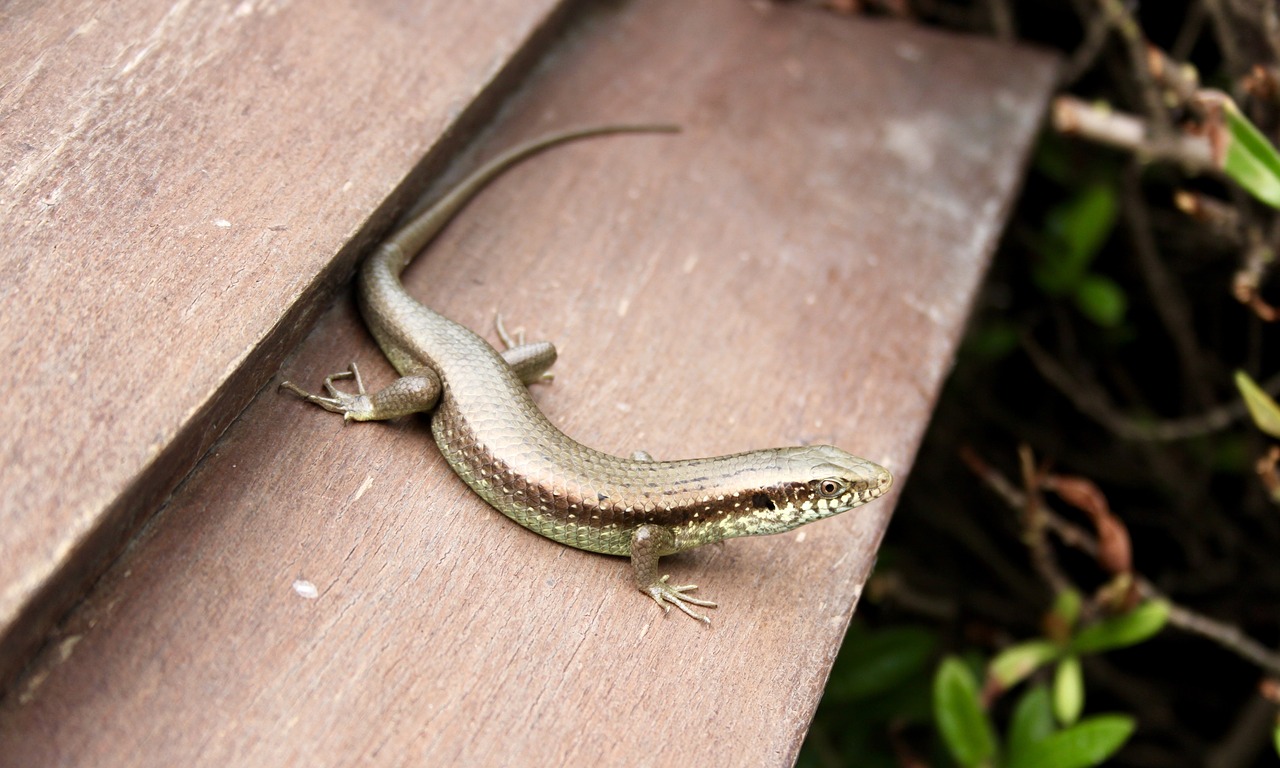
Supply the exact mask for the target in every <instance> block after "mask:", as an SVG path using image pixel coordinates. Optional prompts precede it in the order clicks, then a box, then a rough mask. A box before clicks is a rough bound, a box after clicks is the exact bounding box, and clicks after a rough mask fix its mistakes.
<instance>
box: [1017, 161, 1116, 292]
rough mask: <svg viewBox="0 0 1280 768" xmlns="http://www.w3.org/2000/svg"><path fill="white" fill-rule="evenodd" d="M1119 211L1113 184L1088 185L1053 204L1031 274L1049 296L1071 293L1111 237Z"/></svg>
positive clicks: (1046, 219) (1046, 218)
mask: <svg viewBox="0 0 1280 768" xmlns="http://www.w3.org/2000/svg"><path fill="white" fill-rule="evenodd" d="M1118 211H1119V196H1118V195H1117V194H1116V190H1115V188H1114V187H1113V186H1111V185H1108V184H1101V183H1099V184H1091V185H1090V186H1087V187H1084V188H1082V189H1081V190H1080V191H1078V192H1077V193H1076V194H1075V195H1074V196H1073V197H1071V198H1070V199H1069V200H1066V201H1065V202H1063V203H1061V204H1059V205H1057V206H1055V207H1054V208H1053V209H1052V210H1050V211H1049V213H1048V215H1047V216H1046V217H1045V235H1046V236H1047V237H1046V240H1045V242H1044V243H1043V247H1042V249H1041V250H1042V254H1041V255H1042V257H1043V258H1042V259H1041V261H1040V262H1039V263H1038V264H1037V265H1036V268H1035V270H1034V273H1033V276H1034V278H1035V281H1036V284H1037V285H1039V286H1040V288H1041V289H1042V290H1043V291H1044V292H1045V293H1048V294H1050V295H1054V296H1065V295H1069V294H1071V293H1073V292H1074V291H1075V290H1076V289H1077V287H1078V286H1079V284H1080V281H1081V279H1082V278H1083V277H1084V276H1085V274H1086V273H1087V272H1088V271H1089V265H1090V264H1091V263H1092V262H1093V258H1094V256H1096V255H1097V254H1098V251H1099V249H1101V248H1102V246H1103V244H1104V243H1106V241H1107V238H1108V237H1110V236H1111V230H1112V229H1113V228H1114V227H1115V223H1116V214H1117V212H1118Z"/></svg>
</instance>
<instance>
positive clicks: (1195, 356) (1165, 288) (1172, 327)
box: [1120, 163, 1212, 406]
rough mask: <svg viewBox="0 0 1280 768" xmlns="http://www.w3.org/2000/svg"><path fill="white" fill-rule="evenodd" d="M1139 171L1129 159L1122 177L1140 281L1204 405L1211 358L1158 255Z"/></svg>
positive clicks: (1191, 389)
mask: <svg viewBox="0 0 1280 768" xmlns="http://www.w3.org/2000/svg"><path fill="white" fill-rule="evenodd" d="M1140 173H1141V169H1140V168H1139V167H1138V166H1137V165H1136V164H1133V163H1130V164H1129V167H1128V168H1126V169H1125V173H1124V174H1123V175H1122V177H1121V185H1120V188H1121V191H1122V193H1123V195H1124V205H1123V212H1124V221H1125V224H1126V225H1127V229H1128V230H1129V240H1130V242H1131V243H1133V253H1134V256H1135V257H1136V259H1137V262H1138V267H1139V268H1140V269H1141V273H1142V277H1143V281H1144V282H1145V283H1146V284H1147V293H1148V294H1149V295H1150V297H1151V303H1152V306H1153V307H1154V308H1155V310H1156V314H1157V315H1158V316H1159V317H1160V321H1161V323H1163V324H1164V328H1165V332H1166V333H1168V334H1169V339H1170V340H1171V341H1172V342H1173V348H1174V350H1175V351H1176V352H1177V355H1178V364H1179V367H1180V368H1181V369H1182V385H1183V387H1185V388H1186V390H1187V391H1188V392H1189V393H1190V394H1191V395H1192V397H1193V398H1194V400H1195V401H1196V404H1197V405H1200V406H1203V405H1207V404H1208V403H1209V402H1211V393H1210V391H1209V382H1210V381H1211V380H1212V379H1211V376H1210V371H1209V370H1208V367H1207V365H1206V363H1205V361H1206V360H1208V359H1210V358H1209V357H1208V356H1206V355H1205V353H1204V351H1203V350H1202V349H1201V348H1200V343H1199V341H1197V339H1196V331H1195V324H1194V322H1193V321H1192V317H1191V305H1190V302H1188V301H1187V297H1186V294H1184V293H1183V291H1182V286H1181V285H1180V284H1179V283H1178V282H1177V281H1176V280H1174V279H1173V277H1172V276H1171V275H1170V274H1169V270H1168V268H1167V267H1166V266H1165V263H1164V260H1163V259H1161V258H1160V253H1159V247H1158V246H1157V245H1156V241H1155V237H1154V236H1153V235H1152V234H1151V216H1150V214H1149V213H1148V211H1147V203H1146V201H1145V200H1144V199H1143V198H1142V190H1141V189H1140V188H1139V186H1138V179H1139V175H1140Z"/></svg>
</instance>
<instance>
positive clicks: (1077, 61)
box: [1058, 14, 1111, 87]
mask: <svg viewBox="0 0 1280 768" xmlns="http://www.w3.org/2000/svg"><path fill="white" fill-rule="evenodd" d="M1110 32H1111V20H1110V19H1108V18H1107V17H1106V16H1103V15H1101V14H1095V15H1092V16H1090V17H1089V19H1088V20H1087V21H1086V22H1085V28H1084V40H1082V41H1081V42H1080V45H1079V46H1077V47H1076V49H1075V51H1074V52H1073V53H1072V54H1071V59H1070V60H1069V61H1068V62H1067V64H1066V66H1064V67H1063V68H1062V75H1061V76H1060V77H1059V79H1058V85H1059V87H1065V86H1068V85H1071V84H1072V83H1074V82H1075V81H1077V80H1079V79H1080V78H1081V77H1083V76H1084V73H1085V72H1088V71H1089V70H1090V69H1092V68H1093V63H1094V62H1095V61H1097V60H1098V54H1100V53H1102V49H1103V48H1104V47H1105V46H1106V44H1107V38H1108V37H1109V36H1110Z"/></svg>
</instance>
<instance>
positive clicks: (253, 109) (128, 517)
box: [0, 0, 562, 687]
mask: <svg viewBox="0 0 1280 768" xmlns="http://www.w3.org/2000/svg"><path fill="white" fill-rule="evenodd" d="M561 5H562V2H561V1H560V0H534V1H533V2H530V1H529V0H501V1H500V2H496V3H492V2H491V3H485V4H484V6H483V7H481V6H479V5H473V4H467V3H413V2H405V0H373V1H372V2H365V3H358V4H351V3H346V2H339V1H338V0H312V1H311V2H307V3H290V2H284V1H283V0H240V1H239V2H226V3H187V2H165V1H164V0H147V1H145V2H134V3H127V4H124V5H122V6H120V5H111V6H103V5H101V4H100V3H95V2H86V1H85V0H52V1H51V2H45V3H21V2H19V3H10V4H7V6H6V8H5V10H4V13H3V15H2V16H0V50H3V51H4V52H5V55H4V57H3V62H2V63H0V83H4V84H5V85H4V87H3V88H0V115H2V117H0V168H3V173H0V229H3V231H4V232H5V247H4V248H3V249H2V250H0V275H3V276H4V277H3V278H0V316H2V317H4V318H5V320H6V322H5V323H3V325H0V357H2V358H3V359H4V360H5V363H6V368H7V372H8V375H7V376H6V386H7V389H8V396H7V397H8V401H9V402H10V404H11V411H12V410H16V411H17V412H18V414H19V415H18V418H17V419H16V420H15V419H13V418H12V417H11V418H10V419H8V420H7V423H6V426H5V429H4V430H0V486H3V487H4V489H5V493H4V494H3V496H0V520H3V521H4V525H3V526H0V553H3V557H0V687H3V684H4V681H5V679H6V677H7V676H8V674H9V673H10V672H12V671H13V670H14V667H15V665H17V664H20V663H21V662H22V660H23V659H24V658H25V653H26V651H27V649H29V648H30V647H31V646H32V643H33V642H35V641H36V640H38V639H39V638H40V637H42V636H43V634H44V633H45V632H46V631H47V629H48V626H49V623H50V622H51V621H52V620H54V619H55V618H56V617H57V616H58V615H60V614H61V613H62V612H63V611H64V610H65V609H66V607H67V606H68V605H69V602H70V601H71V600H72V599H74V598H75V597H77V596H78V595H79V594H80V593H81V589H82V584H83V583H84V582H85V581H86V580H88V579H90V578H92V577H93V576H95V575H96V574H97V573H98V572H99V571H100V569H101V567H102V565H103V564H104V560H105V558H107V557H108V556H110V555H111V554H112V553H113V552H115V551H118V547H119V545H120V543H121V542H122V541H123V540H124V539H125V538H126V537H127V536H128V535H129V534H130V533H132V532H133V531H134V530H136V526H137V524H138V523H139V522H140V520H142V519H144V518H145V517H146V516H147V515H148V514H150V513H151V512H152V511H154V509H155V508H156V506H157V505H158V503H159V502H160V501H161V500H162V499H163V498H164V496H165V495H167V494H168V493H169V492H170V490H172V488H173V486H174V485H175V483H176V482H177V481H178V479H179V478H181V477H182V476H183V475H185V474H186V473H187V472H188V471H189V469H190V468H191V466H192V465H193V463H194V462H195V460H196V458H197V457H199V456H200V455H202V454H203V453H204V452H205V451H206V450H207V448H208V447H209V446H210V445H211V444H212V442H213V441H214V440H215V439H216V438H217V436H218V435H219V434H220V433H221V431H222V429H223V428H225V426H226V425H227V424H228V423H229V422H230V421H231V420H232V419H233V418H234V417H235V415H236V414H238V413H239V412H240V411H241V410H242V409H243V408H244V406H245V405H246V404H247V402H248V401H249V399H250V398H251V397H252V395H253V393H254V392H256V391H257V390H258V389H259V388H260V387H261V386H262V384H264V383H265V381H266V379H267V378H268V377H269V376H270V375H271V374H272V373H273V372H274V371H275V370H276V369H277V368H278V366H279V362H280V360H281V359H282V358H283V355H284V353H285V352H287V351H288V350H289V349H292V348H293V347H294V346H295V345H296V343H297V341H298V340H299V339H300V338H301V335H302V334H303V333H304V332H305V330H306V329H307V328H309V327H310V326H311V325H312V323H313V322H314V319H313V318H314V316H315V311H316V308H317V307H320V306H324V305H326V304H327V301H326V300H325V297H326V296H327V295H329V294H331V293H332V291H333V290H334V289H335V287H336V286H337V284H338V283H340V282H341V281H343V280H345V278H346V276H347V275H348V274H349V270H350V267H351V264H352V263H353V261H354V258H355V250H354V249H351V248H348V250H346V251H342V249H343V247H344V246H346V245H348V244H351V243H357V244H358V243H362V242H367V240H368V239H369V237H370V233H375V232H378V231H380V230H381V228H382V227H383V226H384V225H385V224H386V223H387V219H388V212H389V210H390V208H389V207H387V208H383V209H381V210H380V209H379V205H380V204H382V203H384V202H385V201H387V200H388V197H389V196H390V195H391V193H392V192H393V191H394V190H395V189H396V188H397V186H398V185H400V184H401V183H402V182H403V181H404V177H405V172H406V169H408V168H410V167H412V166H413V164H414V163H415V162H417V160H418V159H419V158H421V157H422V156H423V154H424V153H425V152H426V151H427V150H428V149H429V148H431V147H433V146H436V147H440V146H441V145H443V144H448V143H449V142H446V141H444V140H443V139H442V137H443V136H444V135H445V133H446V132H447V131H450V130H457V129H458V128H459V126H460V125H461V124H462V123H464V122H466V119H470V120H471V121H472V122H474V120H475V119H476V117H482V116H483V111H484V110H483V104H484V102H483V101H482V100H479V99H478V98H477V96H478V94H481V93H486V92H490V91H494V90H497V88H496V85H497V84H498V83H499V79H500V77H501V76H502V73H503V72H504V71H506V70H507V68H508V65H509V64H510V63H511V62H512V61H513V59H514V58H516V57H517V56H521V55H524V56H527V55H528V51H529V49H530V48H532V47H534V46H533V42H534V41H535V40H536V39H539V37H540V36H541V31H542V30H544V29H546V28H547V26H548V24H549V21H550V20H551V19H552V17H553V16H554V14H556V13H557V12H558V11H559V8H560V7H561ZM518 64H519V62H517V66H516V69H517V70H519V69H520V66H518ZM471 109H474V110H475V111H476V114H475V115H474V116H472V117H470V118H466V119H464V117H465V114H466V111H467V110H471ZM446 148H447V147H446ZM353 236H354V237H353ZM340 252H341V253H340ZM335 254H339V255H338V258H337V259H336V260H335V258H334V255H335Z"/></svg>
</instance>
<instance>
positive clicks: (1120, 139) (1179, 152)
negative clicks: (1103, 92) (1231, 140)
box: [1053, 96, 1214, 173]
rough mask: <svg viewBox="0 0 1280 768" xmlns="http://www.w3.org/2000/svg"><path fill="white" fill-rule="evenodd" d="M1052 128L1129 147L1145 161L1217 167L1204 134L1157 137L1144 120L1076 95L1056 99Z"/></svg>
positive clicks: (1193, 170)
mask: <svg viewBox="0 0 1280 768" xmlns="http://www.w3.org/2000/svg"><path fill="white" fill-rule="evenodd" d="M1053 127H1054V128H1055V129H1056V130H1058V131H1059V132H1060V133H1063V134H1065V135H1067V136H1079V137H1081V138H1085V139H1089V140H1090V141H1096V142H1098V143H1100V144H1106V145H1108V146H1111V147H1116V148H1117V149H1124V150H1128V151H1130V152H1133V153H1135V154H1136V155H1137V156H1138V157H1139V158H1141V159H1143V160H1147V161H1153V160H1163V161H1167V162H1173V163H1177V164H1179V165H1181V166H1182V167H1183V168H1185V169H1186V170H1188V171H1189V172H1191V173H1203V172H1205V171H1209V170H1212V169H1213V167H1214V166H1213V147H1212V146H1211V145H1210V144H1209V140H1208V139H1206V138H1205V137H1203V136H1194V135H1189V134H1182V133H1180V134H1176V135H1172V136H1166V137H1164V138H1155V137H1153V136H1152V135H1151V133H1152V132H1151V130H1150V128H1149V124H1148V123H1147V122H1146V121H1144V120H1143V119H1141V118H1139V117H1137V116H1135V115H1131V114H1127V113H1124V112H1116V111H1114V110H1112V109H1110V108H1108V107H1105V106H1099V105H1092V104H1089V103H1087V102H1085V101H1083V100H1081V99H1078V98H1076V97H1074V96H1059V97H1057V98H1056V99H1054V100H1053Z"/></svg>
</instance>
